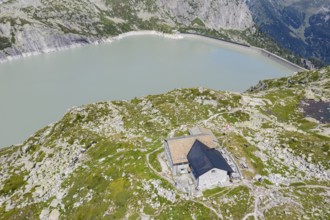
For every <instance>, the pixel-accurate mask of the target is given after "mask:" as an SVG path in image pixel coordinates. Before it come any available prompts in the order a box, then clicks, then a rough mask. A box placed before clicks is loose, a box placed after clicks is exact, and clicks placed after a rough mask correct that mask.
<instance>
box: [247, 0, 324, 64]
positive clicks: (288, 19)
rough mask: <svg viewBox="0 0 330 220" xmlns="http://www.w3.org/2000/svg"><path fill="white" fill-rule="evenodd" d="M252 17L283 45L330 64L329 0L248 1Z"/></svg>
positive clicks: (304, 55)
mask: <svg viewBox="0 0 330 220" xmlns="http://www.w3.org/2000/svg"><path fill="white" fill-rule="evenodd" d="M247 3H248V5H249V8H250V10H251V12H252V15H253V20H254V21H255V23H256V24H257V25H258V27H259V28H260V29H261V31H263V32H264V33H266V34H268V35H269V36H270V37H272V38H273V39H274V40H275V41H276V42H278V43H279V44H280V45H281V46H282V47H284V48H287V49H289V50H291V51H293V52H294V53H296V54H299V55H301V56H303V57H315V58H318V59H321V60H323V61H325V62H326V63H328V64H330V53H329V51H330V2H329V1H327V0H316V1H309V0H290V1H284V0H281V1H275V0H260V1H259V0H258V1H256V0H248V1H247Z"/></svg>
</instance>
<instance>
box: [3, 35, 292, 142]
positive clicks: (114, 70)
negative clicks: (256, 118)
mask: <svg viewBox="0 0 330 220" xmlns="http://www.w3.org/2000/svg"><path fill="white" fill-rule="evenodd" d="M292 73H293V71H292V70H290V69H289V68H287V67H285V66H283V65H280V64H278V63H276V62H274V61H272V60H270V59H268V58H266V57H264V56H262V55H260V54H258V53H256V52H253V51H250V50H248V49H244V48H240V47H238V46H230V45H228V44H224V43H221V42H215V41H211V40H208V39H201V38H198V39H197V38H194V37H185V38H184V39H169V38H164V37H161V36H150V35H147V36H130V37H126V38H123V39H121V40H117V41H114V42H112V43H111V44H102V45H89V46H85V47H81V48H75V49H70V50H65V51H60V52H56V53H49V54H42V55H38V56H32V57H28V58H24V59H19V60H14V61H10V62H6V63H3V64H0V103H1V106H0V147H5V146H9V145H12V144H18V143H20V142H22V141H23V140H25V139H26V138H27V137H28V136H29V135H31V134H33V133H34V132H35V131H37V130H38V129H41V128H42V127H44V126H46V125H47V124H49V123H52V122H55V121H57V120H59V119H60V118H61V117H62V116H63V114H64V113H65V112H66V111H67V109H69V108H71V107H72V106H77V105H83V104H87V103H92V102H98V101H112V100H118V99H131V98H134V97H141V96H144V95H148V94H159V93H163V92H167V91H170V90H172V89H175V88H187V87H199V86H202V87H207V88H212V89H217V90H229V91H235V92H242V91H245V90H246V89H248V88H249V87H250V86H252V85H254V84H256V83H257V82H258V81H259V80H262V79H268V78H276V77H282V76H288V75H290V74H292Z"/></svg>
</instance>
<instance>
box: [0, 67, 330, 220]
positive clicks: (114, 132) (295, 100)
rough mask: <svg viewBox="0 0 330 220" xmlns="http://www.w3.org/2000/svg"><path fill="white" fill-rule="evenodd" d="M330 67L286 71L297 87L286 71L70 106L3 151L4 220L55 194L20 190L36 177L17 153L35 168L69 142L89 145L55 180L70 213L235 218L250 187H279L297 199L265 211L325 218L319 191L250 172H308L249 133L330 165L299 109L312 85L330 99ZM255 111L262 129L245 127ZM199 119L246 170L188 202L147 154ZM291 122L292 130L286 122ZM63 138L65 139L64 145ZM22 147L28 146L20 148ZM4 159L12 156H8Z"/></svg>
mask: <svg viewBox="0 0 330 220" xmlns="http://www.w3.org/2000/svg"><path fill="white" fill-rule="evenodd" d="M329 74H330V69H329V68H328V69H323V70H321V71H319V72H306V73H301V74H298V75H296V76H293V77H291V80H292V81H294V82H295V83H294V84H292V83H288V79H287V78H282V79H279V80H268V81H264V82H263V83H262V84H260V85H259V86H257V87H255V88H253V89H252V90H253V91H250V92H248V93H246V94H233V93H228V92H219V91H213V90H208V89H203V90H201V89H182V90H181V89H180V90H174V91H171V92H169V93H166V94H163V95H153V96H147V97H144V98H140V99H133V100H131V101H115V102H112V103H107V102H105V103H96V104H90V105H86V106H83V107H81V108H80V109H79V110H72V111H71V112H69V113H67V114H66V115H65V116H64V118H63V119H62V120H61V121H59V122H58V123H56V124H55V125H52V126H49V127H47V128H45V129H43V130H40V131H39V132H38V133H36V134H35V136H33V137H31V138H30V139H29V140H27V141H26V142H25V143H24V144H23V145H22V146H17V147H15V148H6V149H2V150H1V151H0V163H1V166H0V169H1V173H2V174H5V175H4V176H3V177H2V178H1V179H0V189H1V191H0V201H4V198H6V201H11V202H12V203H14V204H15V206H16V208H14V209H11V210H7V211H6V206H7V207H8V206H9V204H10V203H8V202H3V203H0V219H26V218H29V219H35V218H37V217H38V216H39V214H40V213H41V210H43V209H44V208H46V207H49V205H50V203H51V202H52V200H53V199H54V198H55V194H51V195H50V196H49V197H43V198H45V199H43V201H40V202H36V199H38V197H34V196H33V192H34V191H35V190H36V188H37V187H38V185H36V186H35V187H34V188H32V189H31V190H30V191H29V192H23V190H24V189H25V187H26V186H27V179H28V177H30V176H31V175H32V174H31V173H30V170H26V169H25V168H24V166H23V165H22V163H21V161H22V158H27V157H29V158H30V159H29V160H30V161H33V162H35V163H36V165H37V166H38V165H39V164H45V163H47V162H48V161H51V160H54V158H57V159H56V160H61V158H60V157H62V156H63V154H62V152H69V151H71V148H72V146H73V145H75V146H76V145H78V146H81V147H83V148H84V149H86V152H85V153H83V155H84V156H83V157H82V158H79V161H78V164H79V165H78V166H76V168H75V170H74V171H73V172H72V173H70V174H69V175H67V176H65V175H64V174H63V179H62V180H61V181H62V182H61V189H63V190H64V191H65V192H66V193H65V194H64V196H63V198H62V199H61V203H62V207H61V206H57V209H59V210H60V212H61V215H62V216H65V218H66V219H93V218H97V219H98V218H124V217H127V218H130V219H136V218H137V217H139V216H141V213H144V214H143V215H150V216H151V217H155V218H157V219H169V218H170V217H172V218H173V219H178V218H183V217H184V218H186V219H192V218H196V219H205V218H209V219H214V218H216V214H215V212H214V210H215V211H216V212H217V213H219V214H220V215H222V216H231V217H232V218H234V219H241V218H242V217H244V216H245V215H246V214H248V213H251V212H253V210H254V201H255V199H256V198H257V195H255V194H254V192H255V189H256V188H258V190H257V191H258V192H260V191H262V190H264V191H265V192H267V190H270V189H272V190H273V191H276V190H277V191H278V192H279V195H283V197H285V196H286V197H288V198H291V199H292V201H293V202H288V201H287V200H283V201H286V202H283V203H284V204H285V205H286V209H287V210H288V211H287V212H285V213H283V212H281V211H280V210H282V208H283V207H282V206H283V204H275V205H273V206H272V207H271V208H270V209H265V210H264V211H263V213H264V215H265V216H266V217H267V218H268V217H269V218H277V217H278V218H280V217H283V216H284V217H293V218H296V217H298V216H301V215H302V214H303V215H307V216H310V217H312V216H313V210H315V208H317V209H318V215H319V216H320V217H321V218H328V217H329V213H327V212H326V205H324V204H326V203H325V201H326V200H327V198H328V197H327V196H326V194H325V191H326V190H325V189H305V188H298V187H300V186H301V184H303V185H304V184H305V183H300V184H292V185H291V186H279V187H283V188H272V187H275V186H274V184H272V183H271V182H269V181H268V180H267V181H265V182H264V183H255V182H254V180H252V177H253V176H254V175H255V174H257V173H258V174H261V175H264V176H265V178H266V179H267V176H268V175H269V174H283V173H286V172H288V173H289V174H290V175H295V174H298V173H300V174H302V176H304V175H305V174H304V172H302V171H297V168H296V167H292V168H293V169H289V167H288V164H286V162H285V161H282V160H275V159H274V158H273V157H268V159H267V160H266V161H262V159H261V158H260V157H259V156H258V155H260V153H263V154H265V155H268V154H269V156H271V154H270V153H269V152H270V151H268V150H265V149H260V147H259V144H260V143H264V142H262V141H260V142H258V141H257V139H255V137H257V136H258V135H261V136H263V137H265V138H270V137H269V134H266V133H263V131H266V130H267V129H272V130H271V131H272V133H271V134H270V136H272V137H275V138H276V140H277V141H276V142H275V145H274V146H273V147H274V148H275V147H279V148H281V147H282V146H286V147H287V148H288V149H290V151H291V152H292V154H293V155H301V154H307V153H310V152H311V151H313V156H312V162H315V161H318V162H320V164H321V165H322V166H324V167H325V168H326V169H329V163H328V161H329V159H330V158H329V156H330V155H329V154H325V153H327V152H326V151H328V150H326V148H324V146H325V145H328V143H329V142H330V138H329V137H326V136H322V135H319V134H317V132H316V131H314V130H313V128H314V127H316V124H313V123H311V122H309V121H304V118H303V116H302V113H301V112H300V111H299V110H298V108H297V107H298V104H299V101H300V99H301V98H303V97H304V96H305V95H306V94H305V89H306V88H307V87H308V86H315V87H318V88H320V89H321V91H322V92H323V94H322V97H325V98H327V99H329V98H330V96H329V94H330V93H329V82H326V80H329V78H330V75H329ZM302 81H303V83H304V84H302V83H301V82H302ZM261 88H263V89H261ZM243 97H245V98H246V97H250V98H255V99H260V100H263V101H264V102H265V103H268V104H265V105H263V106H256V107H251V106H249V105H246V104H242V101H243ZM199 100H213V101H215V102H216V103H217V106H212V105H208V104H202V103H201V102H200V101H199ZM278 102H281V103H280V104H278ZM233 110H237V111H233ZM256 114H257V116H256ZM256 117H257V118H258V117H259V118H264V119H263V120H261V123H260V124H259V125H258V126H260V127H259V129H257V130H256V129H255V128H253V127H251V126H250V125H248V124H247V125H244V126H242V123H249V122H254V120H255V118H256ZM109 120H110V122H109ZM108 122H109V123H108ZM227 124H229V125H230V126H231V127H232V129H231V130H229V131H228V130H225V129H224V128H225V127H226V125H227ZM195 125H204V126H206V127H209V128H211V129H212V130H213V132H214V133H215V134H216V136H217V137H219V140H220V141H224V143H225V146H226V147H227V149H228V150H229V151H230V152H231V153H232V154H233V155H234V156H237V157H238V158H240V157H245V158H246V160H247V161H246V162H247V164H248V165H249V167H250V169H248V170H244V176H245V178H246V180H245V181H244V182H242V183H241V184H239V185H234V186H233V187H230V188H227V189H219V190H213V191H212V190H211V191H207V192H205V194H204V196H205V199H202V198H199V199H195V200H191V199H186V198H185V196H184V195H183V194H182V193H180V192H178V191H176V190H175V188H174V187H173V186H172V185H171V184H170V183H169V182H167V181H166V180H164V179H161V178H160V177H158V176H157V174H156V173H154V172H153V171H152V170H151V169H150V168H149V167H148V164H147V162H146V155H147V154H148V153H150V152H153V151H154V150H156V149H157V148H159V147H160V146H161V140H162V139H164V138H166V137H168V135H169V133H170V132H174V133H177V134H179V133H185V132H186V131H187V128H189V127H191V126H195ZM287 125H290V126H293V127H295V128H296V129H297V130H295V131H288V130H286V129H283V126H284V127H285V126H287ZM319 126H321V127H322V126H324V127H326V126H329V125H326V124H325V125H319ZM302 132H303V135H302ZM292 137H296V139H293V138H292ZM251 139H252V141H251ZM292 140H298V142H297V141H292ZM60 142H65V143H67V144H68V145H61V144H60ZM245 144H248V145H249V147H246V146H245ZM297 146H299V147H297ZM23 147H24V148H25V149H26V147H27V150H25V153H23V152H24V151H23ZM44 148H47V149H51V150H52V152H51V153H49V152H48V153H47V152H46V153H45V151H44V150H42V149H44ZM327 149H328V148H327ZM324 150H326V151H324ZM17 152H21V153H17ZM5 158H10V160H9V162H8V161H5ZM155 158H156V155H155V154H151V155H150V159H151V160H152V162H151V164H152V165H153V166H155V169H156V170H158V169H160V167H158V166H159V165H157V163H155V161H154V160H155ZM67 166H70V165H67ZM58 172H61V171H58ZM284 175H285V174H284ZM155 181H159V186H160V187H161V188H162V189H163V190H165V191H167V192H170V193H174V194H175V196H174V198H175V201H173V200H169V199H168V198H166V197H164V196H163V194H162V193H159V192H158V191H157V189H156V187H155V185H154V182H155ZM300 182H306V184H314V185H329V182H322V181H321V180H319V179H317V178H313V177H310V178H308V179H303V178H302V179H301V181H300ZM158 188H159V187H158ZM314 191H320V192H321V191H322V193H321V194H318V195H319V196H318V197H311V196H310V199H309V200H308V201H305V199H304V196H303V195H312V194H313V192H314ZM268 195H270V194H269V193H266V197H265V198H264V199H263V200H260V201H262V203H261V206H262V205H263V204H264V205H265V204H267V196H268ZM1 204H2V205H1ZM297 204H298V205H297ZM321 204H322V205H321ZM209 207H212V208H213V210H211V209H210V208H209ZM50 209H52V208H51V207H50ZM290 210H291V211H290ZM291 215H292V216H291ZM274 216H275V217H274ZM276 216H277V217H276Z"/></svg>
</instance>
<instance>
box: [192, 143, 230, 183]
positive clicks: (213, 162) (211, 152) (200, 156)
mask: <svg viewBox="0 0 330 220" xmlns="http://www.w3.org/2000/svg"><path fill="white" fill-rule="evenodd" d="M187 157H188V161H189V164H190V166H191V169H192V172H193V174H194V176H195V177H196V179H197V178H198V177H200V176H201V175H203V174H204V173H206V172H207V171H209V170H211V169H213V168H218V169H220V170H225V171H227V172H229V173H232V172H233V170H232V168H231V167H230V166H229V164H228V163H227V161H226V160H225V158H223V156H222V155H221V153H220V152H219V151H217V150H215V149H213V148H209V147H207V146H206V145H205V144H203V143H202V142H200V141H199V140H196V141H195V143H194V144H193V146H192V147H191V149H190V151H189V153H188V156H187Z"/></svg>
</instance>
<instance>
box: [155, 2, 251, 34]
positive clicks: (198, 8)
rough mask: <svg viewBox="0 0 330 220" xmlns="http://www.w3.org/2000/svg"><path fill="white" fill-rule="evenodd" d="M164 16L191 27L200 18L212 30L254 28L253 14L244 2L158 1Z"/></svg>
mask: <svg viewBox="0 0 330 220" xmlns="http://www.w3.org/2000/svg"><path fill="white" fill-rule="evenodd" d="M157 5H158V7H159V8H160V9H163V10H162V13H163V14H169V15H170V17H171V18H172V19H173V21H175V22H177V23H182V24H185V25H190V24H191V23H192V22H193V21H194V20H195V19H196V18H199V19H200V20H201V21H202V22H203V23H204V24H205V25H206V27H208V28H211V29H220V28H223V29H236V30H245V29H247V28H249V27H252V26H253V21H252V16H251V13H250V11H249V9H248V7H247V5H246V4H245V2H244V1H232V0H204V1H203V0H192V1H187V0H179V1H177V0H157Z"/></svg>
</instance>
